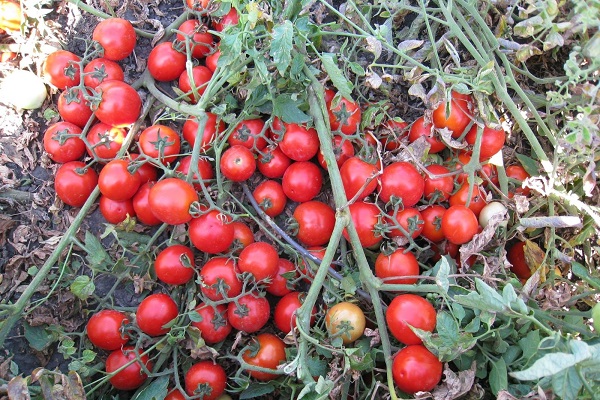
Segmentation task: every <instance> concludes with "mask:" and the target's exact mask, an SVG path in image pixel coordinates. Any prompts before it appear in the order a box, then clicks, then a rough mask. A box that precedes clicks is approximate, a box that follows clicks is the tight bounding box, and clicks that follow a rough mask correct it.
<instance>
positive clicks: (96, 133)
mask: <svg viewBox="0 0 600 400" xmlns="http://www.w3.org/2000/svg"><path fill="white" fill-rule="evenodd" d="M125 136H127V132H126V131H125V129H122V128H113V127H112V126H110V125H107V124H105V123H103V122H98V123H97V124H95V125H94V126H92V127H91V128H90V130H89V131H88V134H87V137H86V139H87V142H88V144H89V147H87V153H88V154H89V155H90V156H91V157H94V158H99V159H100V160H103V161H104V160H107V161H110V160H112V159H114V158H116V156H117V154H118V153H119V150H121V146H122V144H123V141H124V140H125Z"/></svg>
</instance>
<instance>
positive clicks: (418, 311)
mask: <svg viewBox="0 0 600 400" xmlns="http://www.w3.org/2000/svg"><path fill="white" fill-rule="evenodd" d="M436 319H437V313H436V311H435V309H434V308H433V306H432V305H431V303H430V302H428V301H427V300H425V299H424V298H422V297H420V296H417V295H416V294H411V293H408V294H401V295H398V296H396V297H395V298H394V300H392V302H391V303H390V305H389V307H388V309H387V311H386V313H385V320H386V321H387V325H388V329H389V330H390V332H391V333H392V335H394V337H395V338H396V339H397V340H398V341H399V342H401V343H404V344H406V345H411V344H421V343H422V341H421V339H420V338H419V337H418V336H417V335H416V334H415V333H414V332H413V331H412V330H411V329H410V328H409V327H408V325H411V326H412V327H414V328H419V329H422V330H424V331H429V332H433V330H434V329H435V324H436Z"/></svg>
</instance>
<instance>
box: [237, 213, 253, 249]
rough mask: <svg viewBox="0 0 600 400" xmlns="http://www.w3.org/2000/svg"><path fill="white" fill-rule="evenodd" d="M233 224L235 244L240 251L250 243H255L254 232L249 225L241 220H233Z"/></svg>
mask: <svg viewBox="0 0 600 400" xmlns="http://www.w3.org/2000/svg"><path fill="white" fill-rule="evenodd" d="M231 226H232V227H233V245H234V248H237V249H238V250H237V252H238V253H239V252H240V251H241V250H242V249H243V248H245V247H246V246H248V245H249V244H250V243H254V232H252V229H250V227H248V225H246V224H245V223H243V222H241V221H233V222H232V223H231Z"/></svg>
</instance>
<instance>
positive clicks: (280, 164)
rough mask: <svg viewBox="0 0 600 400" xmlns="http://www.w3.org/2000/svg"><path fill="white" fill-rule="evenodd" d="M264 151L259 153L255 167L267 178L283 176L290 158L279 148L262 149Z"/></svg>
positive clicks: (290, 161)
mask: <svg viewBox="0 0 600 400" xmlns="http://www.w3.org/2000/svg"><path fill="white" fill-rule="evenodd" d="M264 151H265V152H264V153H261V154H259V156H258V162H257V163H256V164H257V167H258V170H259V171H260V173H261V174H263V175H264V176H266V177H267V178H271V179H275V178H281V177H283V174H284V173H285V171H286V170H287V169H288V167H289V166H290V164H291V163H292V160H290V158H289V157H288V156H286V155H285V154H283V152H282V151H281V149H280V148H279V146H277V147H274V148H267V149H264Z"/></svg>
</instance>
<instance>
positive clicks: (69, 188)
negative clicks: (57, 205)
mask: <svg viewBox="0 0 600 400" xmlns="http://www.w3.org/2000/svg"><path fill="white" fill-rule="evenodd" d="M97 184H98V175H97V174H96V171H94V170H93V169H91V168H89V167H87V166H86V165H85V163H82V162H81V161H70V162H68V163H65V164H63V165H61V166H60V168H59V169H58V171H57V172H56V176H55V177H54V190H55V191H56V195H57V196H58V198H59V199H61V200H62V202H63V203H65V204H68V205H70V206H73V207H81V206H82V205H84V204H85V202H86V201H87V199H88V197H90V194H92V192H93V191H94V189H96V185H97Z"/></svg>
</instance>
